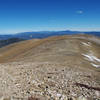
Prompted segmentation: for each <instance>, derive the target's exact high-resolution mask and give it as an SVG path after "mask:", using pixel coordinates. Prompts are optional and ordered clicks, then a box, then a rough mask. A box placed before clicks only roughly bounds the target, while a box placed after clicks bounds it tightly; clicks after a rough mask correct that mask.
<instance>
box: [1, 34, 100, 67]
mask: <svg viewBox="0 0 100 100" xmlns="http://www.w3.org/2000/svg"><path fill="white" fill-rule="evenodd" d="M9 61H26V62H27V61H28V62H29V61H32V62H57V63H67V65H70V66H71V65H72V66H73V65H76V66H84V65H85V66H84V67H91V66H94V67H100V39H99V38H97V37H94V36H90V35H69V36H56V37H50V38H46V39H42V40H34V39H33V40H28V41H23V42H20V43H16V44H12V45H9V46H6V47H4V48H1V49H0V62H1V63H2V62H9Z"/></svg>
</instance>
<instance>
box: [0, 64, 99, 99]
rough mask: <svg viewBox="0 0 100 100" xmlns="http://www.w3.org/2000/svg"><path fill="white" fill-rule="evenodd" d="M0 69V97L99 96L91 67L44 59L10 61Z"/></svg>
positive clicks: (96, 97)
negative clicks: (36, 60) (43, 61)
mask: <svg viewBox="0 0 100 100" xmlns="http://www.w3.org/2000/svg"><path fill="white" fill-rule="evenodd" d="M0 69H1V70H0V90H1V91H0V97H1V98H2V99H1V100H5V99H10V98H11V99H13V100H15V99H28V98H29V97H31V96H32V97H34V100H100V81H97V79H96V75H97V74H95V72H94V71H93V70H91V69H90V70H85V69H82V68H80V67H79V66H75V67H74V68H73V67H72V66H66V64H59V63H55V64H54V63H48V62H45V63H38V62H33V63H32V62H27V63H25V62H13V63H7V64H1V65H0ZM3 97H4V99H3ZM32 97H31V98H29V99H32ZM35 98H37V99H35Z"/></svg>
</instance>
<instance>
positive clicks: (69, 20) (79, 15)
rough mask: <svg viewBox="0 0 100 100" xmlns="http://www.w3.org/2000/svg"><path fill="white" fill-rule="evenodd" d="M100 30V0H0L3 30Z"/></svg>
mask: <svg viewBox="0 0 100 100" xmlns="http://www.w3.org/2000/svg"><path fill="white" fill-rule="evenodd" d="M48 30H51V31H52V30H79V31H80V30H81V31H100V0H0V33H1V34H3V33H7V34H9V33H17V32H26V31H48Z"/></svg>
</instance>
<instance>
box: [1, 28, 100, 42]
mask: <svg viewBox="0 0 100 100" xmlns="http://www.w3.org/2000/svg"><path fill="white" fill-rule="evenodd" d="M80 33H81V34H82V33H83V34H91V35H95V36H100V32H81V31H70V30H67V31H40V32H23V33H17V34H13V35H12V34H9V35H0V40H6V39H9V38H21V39H34V38H38V39H42V38H46V37H50V36H60V35H69V34H80Z"/></svg>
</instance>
